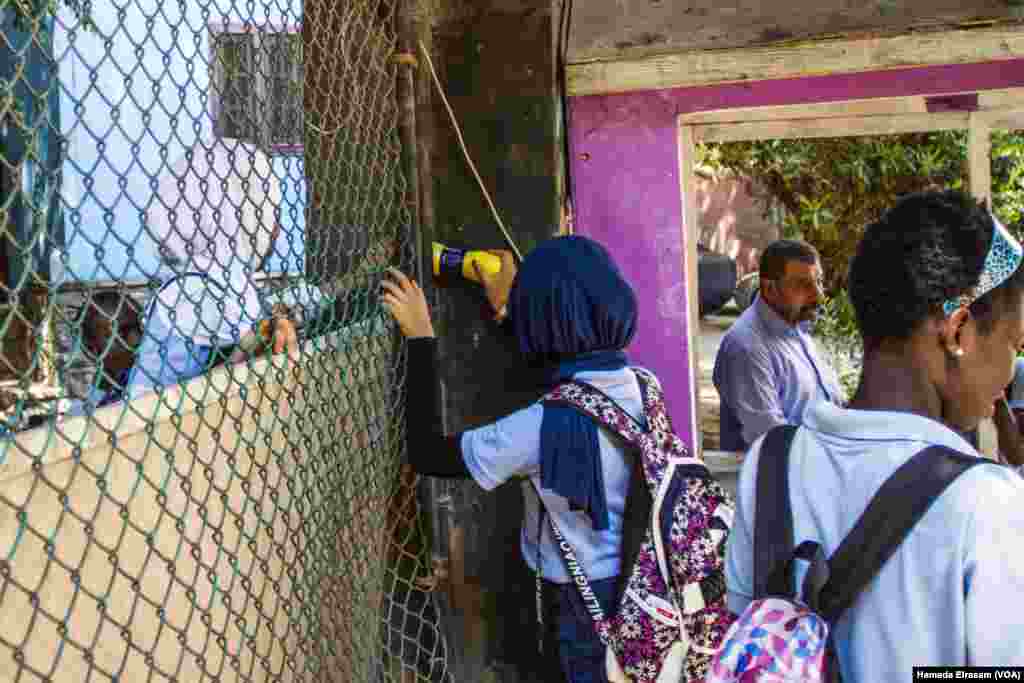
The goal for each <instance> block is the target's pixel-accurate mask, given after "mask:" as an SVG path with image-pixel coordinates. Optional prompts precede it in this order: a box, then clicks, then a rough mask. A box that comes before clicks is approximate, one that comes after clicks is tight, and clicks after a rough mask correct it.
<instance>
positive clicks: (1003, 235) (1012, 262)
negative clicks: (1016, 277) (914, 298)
mask: <svg viewBox="0 0 1024 683" xmlns="http://www.w3.org/2000/svg"><path fill="white" fill-rule="evenodd" d="M992 222H993V223H994V224H995V228H994V229H993V231H992V244H991V245H990V246H989V248H988V256H986V257H985V265H984V266H983V267H982V269H981V278H980V279H979V280H978V284H977V285H975V286H974V287H972V288H971V289H969V290H967V291H966V292H964V293H963V294H961V295H960V296H958V297H956V298H954V299H950V300H948V301H946V302H945V303H944V304H942V310H943V311H945V313H946V315H947V316H948V315H952V314H953V313H954V312H955V311H956V310H957V309H958V308H963V307H965V306H970V305H971V304H972V303H974V302H975V301H977V300H978V299H979V298H980V297H982V296H984V295H985V294H986V293H987V292H990V291H992V290H993V289H995V288H996V287H998V286H999V285H1001V284H1003V283H1004V282H1006V280H1007V278H1009V277H1010V276H1011V275H1013V274H1014V273H1015V272H1016V271H1017V268H1018V266H1020V262H1021V260H1022V259H1024V248H1022V247H1021V245H1020V242H1018V241H1017V240H1016V239H1014V237H1013V235H1011V234H1010V232H1009V231H1008V230H1007V229H1006V228H1005V227H1004V226H1003V224H1002V223H1000V222H999V219H998V218H996V217H995V216H992Z"/></svg>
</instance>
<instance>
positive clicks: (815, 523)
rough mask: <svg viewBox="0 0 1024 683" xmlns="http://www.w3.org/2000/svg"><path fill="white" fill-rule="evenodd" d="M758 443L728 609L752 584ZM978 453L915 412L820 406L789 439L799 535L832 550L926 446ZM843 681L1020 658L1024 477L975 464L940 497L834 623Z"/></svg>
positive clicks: (729, 567) (743, 501) (734, 547)
mask: <svg viewBox="0 0 1024 683" xmlns="http://www.w3.org/2000/svg"><path fill="white" fill-rule="evenodd" d="M762 441H763V439H759V440H758V441H757V442H756V443H755V444H754V445H753V446H752V448H751V449H750V452H749V454H748V455H747V458H746V459H745V461H744V463H743V469H742V471H741V473H740V479H739V486H738V500H737V511H736V518H735V520H734V522H733V528H732V532H731V533H730V536H729V545H728V551H727V556H726V583H727V586H728V603H729V608H730V609H731V610H733V611H734V612H737V613H739V612H740V611H742V610H743V608H744V607H745V606H746V605H747V604H748V603H749V602H750V600H751V595H752V591H753V570H754V566H753V553H754V543H753V539H754V511H755V495H756V473H757V464H758V461H759V460H760V456H761V454H760V449H761V443H762ZM931 445H944V446H948V447H951V448H954V449H956V450H958V451H962V452H964V453H969V454H972V455H977V452H976V451H975V450H974V449H973V448H972V447H971V446H970V444H968V443H967V442H966V441H965V440H964V439H963V438H962V437H961V436H960V435H959V434H957V433H955V432H954V431H952V430H950V429H949V428H947V427H946V426H944V425H942V424H940V423H939V422H936V421H934V420H930V419H928V418H924V417H921V416H918V415H912V414H910V413H897V412H882V411H858V410H848V409H844V408H840V407H838V406H835V405H832V404H830V403H827V402H818V403H815V404H813V405H812V406H811V407H810V409H809V410H808V411H807V412H806V413H805V415H804V427H803V428H801V429H800V430H799V431H798V432H797V434H796V437H795V438H794V440H793V446H792V450H791V452H790V470H789V486H790V492H789V493H790V500H791V505H792V510H793V530H794V538H795V540H796V542H797V543H800V542H801V541H803V540H816V541H818V542H819V543H820V544H821V545H822V547H823V549H824V550H825V552H826V554H829V555H831V554H832V553H833V552H835V550H836V548H837V547H838V546H839V544H840V542H841V541H842V540H843V538H845V536H846V534H847V533H849V531H850V529H851V528H852V527H853V524H854V523H855V522H856V520H857V519H858V518H859V517H860V515H861V514H862V513H863V511H864V510H865V508H866V507H867V504H868V501H869V500H870V499H871V497H872V496H874V494H875V493H876V492H877V491H878V489H879V488H880V487H881V485H882V483H883V482H884V481H885V480H886V479H887V478H888V477H889V476H890V475H891V474H892V473H893V472H894V471H896V469H897V468H898V467H899V466H900V465H902V464H903V463H904V462H906V461H907V460H908V459H910V457H911V456H913V455H914V454H915V453H917V452H918V451H920V450H922V449H924V448H926V447H928V446H931ZM834 636H835V642H836V649H837V653H838V656H839V661H840V666H841V670H842V675H843V680H844V681H846V683H857V682H860V681H862V682H864V683H868V682H870V683H876V682H877V681H909V680H910V679H911V677H912V670H913V667H915V666H939V665H978V666H997V665H999V666H1002V665H1015V666H1021V665H1024V647H1022V644H1024V479H1021V477H1020V476H1018V474H1017V473H1016V472H1014V471H1013V470H1010V469H1008V468H1005V467H1002V466H1000V465H997V464H995V463H993V464H985V465H979V466H977V467H974V468H972V469H971V470H969V471H968V472H966V473H965V474H963V475H962V476H961V477H960V478H959V479H957V480H956V481H955V482H953V484H951V485H950V487H949V488H948V489H946V491H945V492H944V493H943V494H942V495H941V496H940V497H939V498H938V499H937V500H936V501H935V502H934V503H933V504H932V506H931V508H929V510H928V512H927V513H925V515H924V517H922V518H921V520H920V521H919V522H918V524H917V525H916V526H915V527H914V529H913V530H912V531H911V532H910V534H909V535H908V536H907V538H906V539H905V540H904V541H903V544H902V545H901V546H900V547H899V548H898V549H897V550H896V552H895V553H894V554H893V556H892V557H891V558H890V559H889V561H888V562H887V563H886V565H885V566H884V567H883V568H882V569H881V571H880V572H879V573H878V575H877V576H876V577H875V580H874V581H873V582H872V583H871V584H870V585H869V586H868V588H867V589H865V591H864V592H863V593H861V595H860V597H859V598H858V599H857V602H855V603H854V605H853V606H852V607H851V608H850V609H849V610H847V612H846V613H845V614H844V615H843V616H842V617H841V618H840V620H839V622H838V624H837V625H836V628H835V630H834Z"/></svg>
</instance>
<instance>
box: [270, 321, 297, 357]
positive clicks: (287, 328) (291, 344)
mask: <svg viewBox="0 0 1024 683" xmlns="http://www.w3.org/2000/svg"><path fill="white" fill-rule="evenodd" d="M272 324H273V325H274V330H273V333H272V335H271V340H272V341H271V348H272V349H273V352H274V353H275V354H277V353H287V354H288V355H289V356H295V355H296V354H298V352H299V335H298V332H296V331H295V324H294V323H293V322H292V321H291V320H289V319H288V318H274V319H273V323H272Z"/></svg>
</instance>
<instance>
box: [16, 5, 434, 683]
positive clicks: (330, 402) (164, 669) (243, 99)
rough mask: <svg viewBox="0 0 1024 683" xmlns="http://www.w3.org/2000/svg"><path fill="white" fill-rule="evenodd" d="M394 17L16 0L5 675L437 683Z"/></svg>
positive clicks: (377, 8) (296, 8)
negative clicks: (407, 365)
mask: <svg viewBox="0 0 1024 683" xmlns="http://www.w3.org/2000/svg"><path fill="white" fill-rule="evenodd" d="M65 2H70V0H65ZM397 11H398V7H397V6H396V2H393V1H391V2H389V1H387V0H376V1H373V0H353V1H351V2H343V3H337V2H324V1H322V0H305V3H304V6H303V4H302V2H301V0H246V1H245V2H242V1H241V0H179V1H178V2H174V3H169V2H161V1H158V0H123V1H122V0H102V2H88V1H86V2H70V4H53V0H48V1H43V0H12V1H11V2H6V3H3V4H2V5H0V118H2V120H0V338H2V348H0V410H2V411H3V412H2V415H0V417H2V431H3V434H2V437H0V438H2V445H0V613H2V614H3V619H2V625H0V680H5V681H6V680H10V681H75V682H76V683H77V682H79V681H83V682H84V681H90V682H94V681H95V682H106V681H131V682H132V683H135V682H136V681H189V682H190V683H191V682H199V681H331V682H334V681H360V682H361V681H385V680H386V681H402V682H403V683H404V682H406V681H447V680H449V674H448V672H447V670H446V661H447V658H446V654H445V653H446V651H445V643H444V641H443V638H442V635H441V632H440V630H439V627H438V617H437V610H436V607H435V602H434V596H433V594H432V593H431V592H430V591H429V587H430V586H429V583H430V582H429V576H430V573H429V570H428V568H427V567H426V562H425V559H426V558H427V556H428V548H427V544H426V538H427V536H428V535H429V534H428V533H426V531H425V526H424V524H423V522H422V515H421V514H420V513H419V511H420V509H421V506H420V505H419V502H418V497H417V481H416V479H415V477H413V476H412V475H410V474H409V473H408V472H407V471H403V470H402V469H401V468H400V465H399V463H400V461H401V451H402V448H403V428H404V427H403V425H404V422H403V415H404V399H403V397H402V392H401V387H402V383H403V370H402V354H401V346H400V344H398V342H397V339H396V334H395V330H394V327H393V325H392V324H391V323H390V322H389V321H388V320H387V318H386V316H385V315H384V314H383V312H382V310H381V308H380V306H379V304H378V300H377V291H376V288H377V286H378V283H379V278H380V273H381V272H382V271H383V269H384V268H385V267H387V266H388V265H393V264H397V265H399V266H400V267H407V266H409V265H410V264H411V263H412V261H413V254H414V251H415V250H414V249H413V236H412V228H411V227H410V226H411V223H412V221H411V218H410V215H409V211H408V209H407V206H406V204H407V202H406V201H405V189H406V186H405V182H406V181H405V179H404V176H403V173H402V169H401V168H400V163H401V155H400V151H401V150H400V145H399V139H398V136H397V135H398V134H397V131H398V120H397V118H398V116H399V113H398V111H399V110H398V107H397V104H396V101H395V99H396V97H395V83H396V69H397V68H398V67H397V66H396V64H395V61H394V59H393V56H394V52H395V44H396V36H395V19H396V16H395V15H396V12H397Z"/></svg>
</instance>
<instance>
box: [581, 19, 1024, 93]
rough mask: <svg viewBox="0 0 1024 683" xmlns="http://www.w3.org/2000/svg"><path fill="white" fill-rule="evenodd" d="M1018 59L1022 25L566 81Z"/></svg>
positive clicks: (683, 60) (703, 78)
mask: <svg viewBox="0 0 1024 683" xmlns="http://www.w3.org/2000/svg"><path fill="white" fill-rule="evenodd" d="M1019 57H1024V26H1021V25H1019V24H1013V25H1006V26H999V27H994V28H977V29H970V30H953V31H936V32H932V33H920V34H904V35H897V36H888V37H871V38H853V39H837V40H830V41H809V42H806V43H801V44H795V45H783V46H768V47H757V48H734V49H728V50H695V51H688V52H680V53H675V54H667V55H658V56H651V57H644V58H639V59H622V60H609V61H594V62H582V63H575V64H569V65H568V68H567V70H566V81H567V88H568V91H569V94H570V95H598V94H607V93H619V92H631V91H636V90H657V89H663V88H685V87H690V86H696V85H708V84H712V83H733V82H742V81H759V80H768V79H773V78H791V77H795V76H820V75H825V74H834V73H852V72H858V71H875V70H880V69H895V68H905V67H910V66H925V65H933V64H966V63H973V62H987V61H993V60H1001V59H1013V58H1019Z"/></svg>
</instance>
